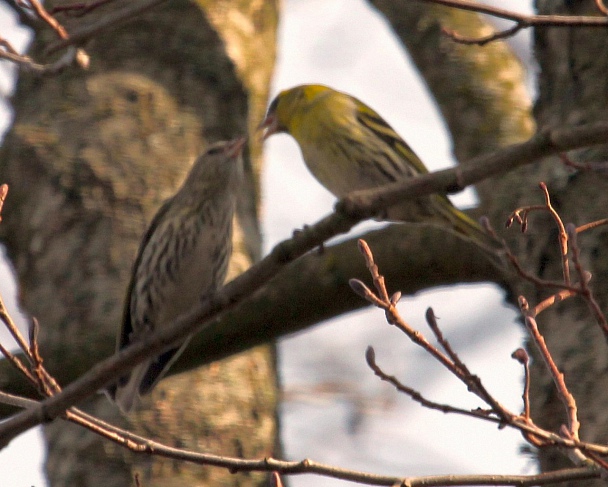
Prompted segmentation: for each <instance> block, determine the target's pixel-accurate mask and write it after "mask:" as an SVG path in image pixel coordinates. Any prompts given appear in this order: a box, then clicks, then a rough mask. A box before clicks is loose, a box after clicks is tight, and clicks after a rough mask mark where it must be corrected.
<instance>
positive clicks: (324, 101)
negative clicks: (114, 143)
mask: <svg viewBox="0 0 608 487" xmlns="http://www.w3.org/2000/svg"><path fill="white" fill-rule="evenodd" d="M260 127H262V128H265V129H266V133H265V138H266V137H269V136H270V135H272V134H274V133H280V132H285V133H288V134H290V135H291V136H292V137H293V138H294V139H295V140H296V142H297V143H298V145H299V146H300V149H301V151H302V156H303V158H304V162H305V163H306V165H307V166H308V169H309V170H310V172H311V173H312V174H313V175H314V176H315V178H316V179H317V180H318V181H319V182H320V183H321V184H322V185H323V186H325V187H326V188H327V189H328V190H329V191H331V192H332V193H333V194H334V195H335V196H337V197H339V198H341V197H343V196H345V195H346V194H347V193H349V192H351V191H355V190H361V189H369V188H374V187H378V186H382V185H384V184H388V183H392V182H395V181H401V180H403V179H407V178H411V177H415V176H418V175H421V174H427V173H428V170H427V168H426V167H425V166H424V164H423V163H422V161H421V160H420V158H419V157H418V156H417V155H416V154H415V153H414V151H413V150H412V149H411V148H410V147H409V146H408V145H407V143H406V142H405V141H404V140H403V139H402V138H401V137H400V136H399V135H398V134H397V133H396V132H395V131H394V130H393V129H392V128H391V126H390V125H389V124H388V123H386V121H385V120H384V119H383V118H382V117H381V116H380V115H378V113H376V112H375V111H374V110H372V109H371V108H370V107H368V106H367V105H365V104H364V103H363V102H361V101H359V100H358V99H356V98H355V97H353V96H350V95H348V94H346V93H342V92H340V91H336V90H334V89H332V88H329V87H327V86H322V85H301V86H296V87H294V88H291V89H289V90H285V91H282V92H281V93H279V94H278V95H277V97H276V98H275V99H274V100H273V101H272V103H271V104H270V107H269V109H268V113H267V115H266V118H265V120H264V121H263V122H262V124H261V125H260ZM381 218H385V219H388V220H393V221H408V222H429V223H438V224H443V225H446V224H447V225H449V226H450V227H451V228H453V229H454V230H456V231H457V232H459V233H461V234H464V235H466V236H468V237H471V238H473V239H475V240H481V241H482V242H483V241H484V240H487V239H488V236H487V235H486V234H485V232H484V231H483V230H482V228H481V227H480V226H479V225H478V224H477V223H476V222H474V221H473V220H472V219H471V218H469V217H468V216H467V215H465V214H464V213H462V212H461V211H459V210H458V209H457V208H455V207H454V205H452V203H451V202H450V200H449V199H448V198H447V197H446V196H445V195H440V194H434V195H430V196H428V197H424V198H419V199H416V200H413V201H406V202H404V203H400V204H397V205H395V206H393V207H390V208H387V209H386V212H385V213H383V214H382V215H381Z"/></svg>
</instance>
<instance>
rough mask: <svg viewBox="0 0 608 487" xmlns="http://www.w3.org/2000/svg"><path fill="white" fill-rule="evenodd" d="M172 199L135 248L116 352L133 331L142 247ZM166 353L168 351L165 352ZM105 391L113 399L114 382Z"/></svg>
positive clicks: (125, 381) (162, 208)
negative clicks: (133, 304) (135, 294)
mask: <svg viewBox="0 0 608 487" xmlns="http://www.w3.org/2000/svg"><path fill="white" fill-rule="evenodd" d="M172 199H173V198H169V199H168V200H167V201H165V202H164V203H163V204H162V206H161V207H160V209H159V210H158V212H157V213H156V215H154V218H153V219H152V221H151V222H150V225H149V226H148V229H147V230H146V233H145V234H144V237H143V239H142V242H141V244H140V245H139V249H138V250H137V257H136V258H135V262H134V263H133V268H132V271H131V279H130V280H129V285H128V286H127V292H126V293H125V303H124V307H123V314H122V323H121V328H120V333H119V334H118V339H117V342H116V351H117V352H119V351H120V350H122V349H123V348H126V347H127V346H128V345H129V344H130V343H131V336H132V334H133V331H134V329H133V323H132V322H131V293H132V292H133V287H134V286H135V278H136V276H137V269H138V268H139V266H140V264H141V259H142V255H143V253H144V249H145V248H146V245H147V244H148V242H149V241H150V239H151V238H152V235H153V234H154V232H155V231H156V228H157V227H158V224H159V222H160V221H161V220H162V219H163V218H164V217H165V214H166V213H167V211H168V210H169V206H170V204H171V201H172ZM166 353H169V352H166ZM128 381H129V376H128V374H127V375H125V376H122V377H121V378H120V379H119V381H118V383H119V384H120V385H124V384H126V383H127V382H128ZM107 391H108V393H109V395H110V397H111V398H112V399H114V398H115V397H116V384H111V385H110V386H108V389H107Z"/></svg>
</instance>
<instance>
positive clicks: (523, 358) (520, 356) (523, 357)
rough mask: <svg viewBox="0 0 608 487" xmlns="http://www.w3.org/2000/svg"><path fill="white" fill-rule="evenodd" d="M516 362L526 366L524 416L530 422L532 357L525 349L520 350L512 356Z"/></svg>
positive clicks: (523, 396) (523, 398) (523, 397)
mask: <svg viewBox="0 0 608 487" xmlns="http://www.w3.org/2000/svg"><path fill="white" fill-rule="evenodd" d="M511 357H513V358H514V359H515V360H517V361H518V362H519V363H520V364H522V365H523V366H524V392H523V394H522V400H523V403H524V411H523V416H524V419H525V420H530V419H531V418H530V356H529V355H528V352H526V350H525V349H523V348H518V349H517V350H515V352H513V353H512V354H511Z"/></svg>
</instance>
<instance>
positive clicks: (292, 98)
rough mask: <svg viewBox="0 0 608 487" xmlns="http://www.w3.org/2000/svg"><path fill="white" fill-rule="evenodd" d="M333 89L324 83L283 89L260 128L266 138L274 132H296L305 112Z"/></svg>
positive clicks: (269, 108)
mask: <svg viewBox="0 0 608 487" xmlns="http://www.w3.org/2000/svg"><path fill="white" fill-rule="evenodd" d="M332 92H333V90H332V89H331V88H328V87H327V86H323V85H300V86H296V87H294V88H290V89H289V90H284V91H281V92H280V93H279V94H278V95H277V96H276V97H275V99H274V100H272V103H271V104H270V106H269V107H268V112H267V113H266V118H264V120H263V121H262V123H261V124H260V125H259V127H258V130H264V139H267V138H268V137H270V136H271V135H272V134H276V133H281V132H287V133H292V134H293V133H294V128H295V127H294V126H295V125H296V124H297V123H298V121H299V120H302V115H303V114H304V112H306V111H307V110H309V109H310V108H311V107H312V106H313V105H314V103H315V102H316V101H317V100H319V99H320V98H322V97H323V96H325V95H327V94H329V93H332Z"/></svg>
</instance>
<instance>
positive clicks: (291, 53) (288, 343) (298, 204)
mask: <svg viewBox="0 0 608 487" xmlns="http://www.w3.org/2000/svg"><path fill="white" fill-rule="evenodd" d="M500 6H501V7H502V8H511V9H514V10H517V11H519V12H528V11H530V9H531V7H530V5H529V2H528V1H525V0H511V1H509V2H501V3H500ZM15 22H16V20H15V19H14V18H13V16H12V13H11V12H10V11H9V9H8V8H6V6H5V5H4V4H3V3H0V25H1V28H2V36H3V37H4V38H6V39H9V40H10V42H11V43H12V45H13V46H15V47H16V48H17V49H18V50H20V51H22V50H23V49H24V48H25V46H26V45H27V41H28V35H27V32H26V31H25V30H24V29H21V28H19V27H18V26H17V25H16V23H15ZM529 36H530V32H523V33H521V34H519V35H518V36H517V37H516V38H515V39H513V40H512V41H511V42H512V46H513V48H514V49H515V50H516V52H517V53H518V55H519V56H520V58H521V60H522V62H523V63H524V64H526V65H527V66H528V69H529V70H530V69H533V67H532V65H531V54H530V39H529ZM279 42H280V44H279V57H278V63H277V71H276V73H275V78H274V83H273V94H276V93H277V92H278V91H280V90H282V89H285V88H288V87H291V86H294V85H297V84H301V83H322V84H327V85H329V86H332V87H334V88H336V89H339V90H343V91H346V92H348V93H350V94H352V95H354V96H356V97H358V98H360V99H361V100H363V101H365V102H366V103H367V104H368V105H370V106H372V107H373V108H374V109H376V110H377V111H378V112H379V113H380V114H381V115H382V116H383V117H384V118H385V119H386V120H387V121H388V122H389V123H390V124H391V125H392V126H393V127H394V128H395V129H396V130H397V132H399V133H400V134H401V135H402V136H403V137H404V138H405V140H407V142H408V143H409V144H410V145H411V146H412V148H413V149H414V150H415V151H416V152H417V153H418V155H419V156H420V157H421V158H422V160H423V161H425V163H426V165H427V167H428V168H429V169H430V170H431V171H433V170H437V169H441V168H445V167H448V166H450V165H452V164H453V163H454V161H453V157H452V154H451V143H450V140H449V138H448V136H447V134H446V131H445V126H444V124H443V122H442V120H441V118H440V117H439V114H438V113H437V111H436V109H435V107H434V105H433V102H432V100H431V99H430V98H429V96H428V93H427V90H426V87H425V86H424V85H423V84H422V82H421V81H420V79H419V77H418V75H417V73H416V72H415V70H414V69H413V68H412V66H411V64H410V62H409V60H408V58H407V55H406V54H405V53H404V52H403V50H402V49H401V47H400V46H399V44H398V42H397V41H396V40H395V39H394V38H393V36H392V34H391V32H390V29H389V27H388V26H387V25H386V24H385V23H384V21H383V19H382V18H381V17H380V16H379V15H377V14H376V13H375V12H374V11H373V10H372V9H371V8H370V7H369V6H368V5H367V4H366V3H365V2H364V1H363V0H284V2H283V16H282V19H281V25H280V36H279ZM14 74H15V69H14V66H12V65H11V64H9V63H7V62H2V63H1V64H0V90H1V93H2V95H3V99H4V102H5V103H4V107H3V110H2V112H1V114H0V129H1V130H2V131H4V130H5V129H6V127H7V126H8V124H9V123H10V119H11V114H10V106H9V103H8V100H7V97H9V96H10V93H11V90H12V86H13V83H14ZM397 100H398V103H397V102H396V101H397ZM403 107H407V108H406V109H405V110H404V109H403ZM453 201H454V202H455V204H457V205H458V206H459V207H464V208H466V207H470V206H473V205H474V204H475V194H474V192H473V191H472V190H471V191H469V190H468V191H465V192H463V193H462V194H459V195H457V196H456V197H455V198H454V199H453ZM333 202H334V198H333V196H331V195H330V194H329V193H328V192H327V191H326V190H325V189H323V188H322V187H321V186H320V185H319V184H318V183H316V181H315V180H314V179H313V178H312V176H310V174H309V173H308V172H307V170H306V167H305V166H304V164H303V162H302V160H301V157H300V153H299V149H298V147H297V145H296V143H295V142H294V141H293V140H292V139H291V138H290V137H288V136H286V135H281V136H275V137H272V138H271V139H270V140H269V141H268V142H267V143H266V168H265V174H264V202H263V228H264V239H265V250H266V251H268V250H269V249H270V248H272V246H273V245H274V244H276V243H277V242H278V241H281V240H283V239H285V238H288V237H290V236H291V233H292V231H293V229H294V228H301V227H302V226H303V225H304V224H311V223H314V222H315V221H316V220H318V219H319V218H320V217H322V216H324V215H326V214H327V213H329V212H330V211H331V209H332V205H333ZM286 203H288V204H286ZM7 211H10V193H9V200H8V203H7ZM493 223H494V225H500V224H501V223H502V222H493ZM373 225H374V224H371V223H366V224H363V225H360V226H359V227H357V228H356V229H355V232H361V231H362V230H364V229H368V228H370V226H373ZM372 250H373V249H372ZM0 264H1V267H0V278H1V280H0V292H1V293H2V297H3V299H4V300H5V301H6V303H7V306H8V308H9V311H10V312H11V313H12V314H13V316H14V317H17V316H18V308H17V305H16V294H17V292H16V288H15V284H14V280H13V277H12V274H11V270H10V267H9V266H8V264H7V263H6V262H5V260H4V259H2V262H1V263H0ZM388 285H389V291H395V289H391V288H390V283H388ZM428 307H432V308H433V309H434V311H435V314H436V315H437V316H438V318H439V324H440V326H441V327H442V330H443V331H444V333H445V335H446V336H447V337H448V338H449V340H450V341H451V343H452V345H453V347H454V348H455V349H456V351H457V352H458V353H459V354H460V356H461V358H462V359H463V360H464V361H465V362H466V363H467V364H468V365H469V367H470V368H471V370H472V371H473V372H474V373H476V374H478V375H479V376H480V377H481V378H482V380H483V381H484V383H485V384H486V386H487V387H488V389H489V390H490V391H491V392H493V393H494V394H495V396H496V397H497V398H498V399H499V400H500V401H501V402H502V403H503V404H505V405H506V406H507V407H509V408H512V410H514V411H519V410H520V409H521V383H522V374H521V367H520V366H519V365H518V364H517V363H516V362H514V361H513V360H512V359H511V358H510V355H511V353H512V352H513V350H515V349H516V348H517V347H518V346H520V344H521V343H522V337H523V334H522V330H521V327H520V325H519V324H518V322H517V314H516V313H515V311H514V310H513V309H510V308H506V307H504V306H503V296H502V293H501V292H500V291H499V290H498V289H497V288H495V287H494V286H491V285H475V286H458V287H450V288H445V289H436V290H433V291H429V292H424V293H420V294H418V295H416V296H405V297H403V298H402V300H401V302H400V305H399V308H400V311H401V313H402V315H403V317H404V318H405V319H406V320H407V321H408V322H409V323H410V324H412V325H413V326H416V327H418V328H419V329H421V330H422V331H423V332H424V333H426V330H427V329H428V328H427V327H426V324H425V321H424V313H425V310H426V309H427V308H428ZM21 323H24V320H23V318H21ZM0 339H1V340H2V343H8V341H7V340H8V338H7V337H6V333H5V332H4V330H2V331H0ZM369 345H371V346H373V347H374V348H375V350H376V354H377V361H378V364H379V365H380V366H381V367H383V368H384V370H385V371H386V372H387V373H389V374H394V375H396V376H397V377H398V378H399V379H400V380H401V381H402V382H403V383H405V384H407V385H409V386H411V387H413V388H415V389H417V390H418V391H420V392H422V393H423V394H424V395H425V396H426V397H427V398H430V399H432V400H435V401H439V402H445V403H450V404H454V405H458V406H461V407H471V408H474V407H476V406H478V405H480V403H479V402H477V401H474V400H472V397H470V396H469V395H468V394H467V392H466V389H465V388H464V387H463V386H462V384H460V383H458V382H457V381H456V380H454V379H452V378H451V377H450V376H448V374H447V372H445V370H443V369H442V368H441V367H440V366H438V365H437V364H435V363H433V362H432V361H430V360H429V359H428V358H427V357H426V356H424V354H423V353H422V352H421V351H420V350H418V349H416V348H415V347H414V346H413V345H412V344H410V343H409V342H408V341H407V339H406V338H405V337H404V336H402V335H401V334H400V333H399V332H398V331H397V330H396V329H394V328H393V327H389V325H387V324H386V322H385V321H384V319H383V313H382V312H381V311H379V310H374V309H370V310H366V311H363V312H358V313H353V314H350V315H347V316H345V317H343V318H341V319H338V320H333V321H331V322H328V323H323V324H320V325H318V326H317V327H315V328H314V329H312V330H309V331H306V332H304V333H301V334H299V335H297V336H293V337H289V338H286V339H284V340H282V341H281V342H280V345H279V347H280V357H279V360H280V370H281V380H282V384H283V389H284V399H283V402H282V406H281V426H282V431H283V433H282V438H283V443H284V446H285V457H286V458H287V459H291V460H301V459H303V458H305V457H308V458H311V459H314V460H316V461H319V462H323V463H329V464H334V465H337V466H340V467H344V468H353V469H357V470H366V471H370V472H374V473H379V474H388V475H402V476H405V475H407V476H413V475H430V474H446V473H454V474H463V473H495V474H507V473H512V474H514V473H532V472H533V471H534V469H535V466H534V464H533V462H532V461H531V459H530V458H526V457H525V456H524V455H523V454H522V453H520V452H519V448H520V446H521V444H522V442H521V441H520V438H519V435H518V434H516V433H514V432H512V431H508V430H502V431H498V429H497V428H496V427H495V426H493V425H491V424H489V423H488V424H484V423H481V422H478V421H475V420H472V419H469V418H460V417H456V416H453V415H443V414H441V413H439V412H436V411H429V410H425V409H423V408H421V407H420V406H419V405H418V404H415V403H413V402H412V401H411V400H410V399H408V398H406V397H403V396H401V395H399V394H398V393H397V392H395V391H394V390H393V388H392V387H390V386H389V385H387V384H385V383H381V382H380V381H379V380H378V379H377V378H375V377H374V375H373V373H372V372H371V371H370V370H369V369H368V368H367V366H366V364H365V358H364V353H365V349H366V348H367V346H369ZM40 445H41V442H40V439H39V432H38V431H31V432H29V433H27V434H25V435H23V436H21V437H20V438H19V439H18V440H15V441H13V442H12V443H11V445H10V447H9V448H7V449H5V450H2V452H0V472H2V479H3V480H2V485H3V486H8V487H13V486H15V487H17V486H29V485H31V486H36V487H38V486H40V487H42V486H44V485H46V484H45V481H44V477H43V475H42V469H41V468H42V462H43V461H44V452H43V451H42V449H41V446H40ZM289 482H290V484H291V485H292V486H296V487H300V486H309V485H310V486H312V485H319V484H321V485H327V486H334V485H338V484H340V485H345V484H346V483H345V482H340V481H337V480H332V479H327V478H323V479H319V478H318V477H316V476H311V475H304V476H298V477H292V478H290V480H289Z"/></svg>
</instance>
